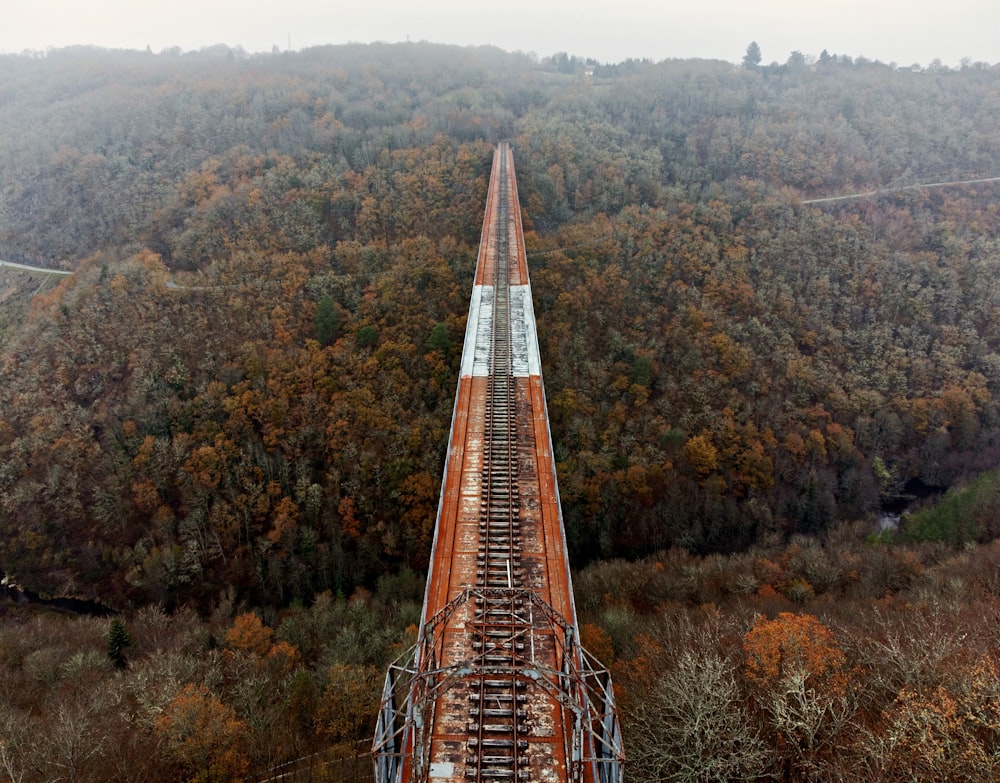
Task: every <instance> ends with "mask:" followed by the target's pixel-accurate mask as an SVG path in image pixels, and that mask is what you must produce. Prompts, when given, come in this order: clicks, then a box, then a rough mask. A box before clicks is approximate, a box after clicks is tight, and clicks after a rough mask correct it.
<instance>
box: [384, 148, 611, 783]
mask: <svg viewBox="0 0 1000 783" xmlns="http://www.w3.org/2000/svg"><path fill="white" fill-rule="evenodd" d="M373 754H374V760H375V776H376V781H377V783H410V782H411V781H415V782H418V783H425V782H426V781H437V782H440V783H469V782H470V781H472V782H474V783H508V782H509V781H525V782H530V781H539V782H544V783H561V782H562V781H573V782H574V783H576V782H579V783H619V781H621V780H622V764H623V753H622V747H621V735H620V730H619V726H618V719H617V714H616V711H615V702H614V692H613V689H612V687H611V680H610V677H609V676H608V673H607V671H606V670H605V669H604V668H603V667H602V666H601V665H600V664H599V663H598V662H597V661H596V660H594V659H593V658H592V657H591V656H589V655H588V654H587V653H586V651H585V650H583V648H582V647H581V646H580V643H579V629H578V627H577V620H576V609H575V607H574V604H573V586H572V582H571V579H570V571H569V560H568V557H567V549H566V537H565V532H564V529H563V522H562V511H561V509H560V505H559V489H558V486H557V484H556V471H555V462H554V460H553V456H552V441H551V436H550V434H549V421H548V413H547V411H546V407H545V391H544V388H543V386H542V373H541V363H540V361H539V354H538V340H537V336H536V331H535V314H534V308H533V306H532V300H531V287H530V284H529V281H528V268H527V263H526V259H525V252H524V233H523V230H522V228H521V211H520V207H519V202H518V198H517V182H516V179H515V176H514V160H513V153H512V152H511V148H510V145H509V144H507V143H501V144H500V145H498V146H497V149H496V152H495V153H494V157H493V168H492V172H491V175H490V186H489V192H488V195H487V200H486V214H485V217H484V219H483V234H482V239H481V241H480V247H479V259H478V263H477V266H476V279H475V284H474V287H473V290H472V301H471V304H470V307H469V319H468V322H467V326H466V332H465V345H464V348H463V352H462V368H461V376H460V379H459V382H458V391H457V394H456V398H455V409H454V414H453V416H452V424H451V436H450V440H449V443H448V456H447V460H446V464H445V470H444V479H443V482H442V486H441V499H440V503H439V505H438V516H437V525H436V528H435V533H434V546H433V551H432V554H431V563H430V572H429V574H428V579H427V591H426V594H425V598H424V607H423V616H422V619H421V626H420V633H419V637H418V641H417V644H416V646H415V647H414V649H413V650H411V651H410V652H409V653H408V654H407V655H406V656H404V657H403V658H401V659H400V660H399V661H397V662H396V663H395V664H393V665H392V666H391V667H390V669H389V672H388V674H387V676H386V682H385V689H384V692H383V698H382V706H381V710H380V713H379V719H378V724H377V727H376V732H375V740H374V746H373Z"/></svg>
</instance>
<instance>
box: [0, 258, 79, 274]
mask: <svg viewBox="0 0 1000 783" xmlns="http://www.w3.org/2000/svg"><path fill="white" fill-rule="evenodd" d="M0 266H7V267H10V268H11V269H20V270H22V271H24V272H35V273H37V274H41V275H58V276H60V277H65V276H66V275H71V274H73V272H72V271H71V270H68V269H46V268H45V267H41V266H28V265H27V264H15V263H14V262H13V261H2V260H0Z"/></svg>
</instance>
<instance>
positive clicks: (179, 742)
mask: <svg viewBox="0 0 1000 783" xmlns="http://www.w3.org/2000/svg"><path fill="white" fill-rule="evenodd" d="M155 727H156V731H157V734H158V735H159V736H160V737H161V739H162V741H163V743H164V747H165V751H166V755H167V758H169V759H170V761H172V762H173V763H174V764H176V765H177V767H178V769H179V770H180V771H181V773H182V774H183V775H184V779H185V780H187V781H189V782H190V783H238V781H241V780H243V775H244V774H245V773H246V771H247V766H248V761H247V755H246V725H245V724H244V723H243V722H242V721H240V720H238V719H237V717H236V715H235V713H234V712H233V710H232V709H231V708H230V707H227V706H226V705H225V704H223V703H222V702H221V701H220V700H219V699H218V698H217V697H216V696H215V695H214V694H213V693H212V692H211V691H209V689H208V688H207V687H206V686H204V685H192V684H188V685H185V686H184V687H183V688H181V690H180V692H179V693H178V694H177V696H176V697H175V698H174V699H173V701H171V702H170V704H169V705H167V708H166V709H165V710H164V711H163V714H162V715H160V716H159V717H158V718H157V719H156V722H155Z"/></svg>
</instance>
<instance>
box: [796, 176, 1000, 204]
mask: <svg viewBox="0 0 1000 783" xmlns="http://www.w3.org/2000/svg"><path fill="white" fill-rule="evenodd" d="M983 182H1000V177H987V178H985V179H958V180H951V181H949V182H925V183H923V184H921V185H902V186H900V187H898V188H883V189H881V190H869V191H866V192H864V193H850V194H848V195H846V196H828V197H826V198H809V199H806V200H805V201H803V202H802V203H803V204H826V203H829V202H831V201H848V200H850V199H854V198H870V197H871V196H880V195H883V194H885V193H898V192H899V191H901V190H923V189H926V188H946V187H948V186H950V185H978V184H981V183H983Z"/></svg>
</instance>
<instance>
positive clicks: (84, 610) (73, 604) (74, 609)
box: [0, 574, 115, 617]
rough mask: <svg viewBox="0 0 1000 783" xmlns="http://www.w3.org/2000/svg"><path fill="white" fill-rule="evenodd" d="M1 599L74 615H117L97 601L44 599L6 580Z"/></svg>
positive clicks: (2, 587) (0, 588) (0, 585)
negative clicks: (45, 607)
mask: <svg viewBox="0 0 1000 783" xmlns="http://www.w3.org/2000/svg"><path fill="white" fill-rule="evenodd" d="M0 575H2V574H0ZM0 599H7V600H9V601H13V602H14V603H16V604H27V605H31V606H47V607H49V608H51V609H59V610H61V611H63V612H71V613H72V614H84V615H87V616H89V617H110V616H111V615H113V614H115V612H114V610H112V609H109V608H108V607H107V606H104V605H103V604H99V603H97V602H96V601H86V600H84V599H82V598H42V597H41V596H40V595H38V594H37V593H33V592H31V591H30V590H24V589H23V588H21V587H20V586H18V585H14V584H10V583H8V581H7V580H6V579H4V580H3V582H0Z"/></svg>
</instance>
